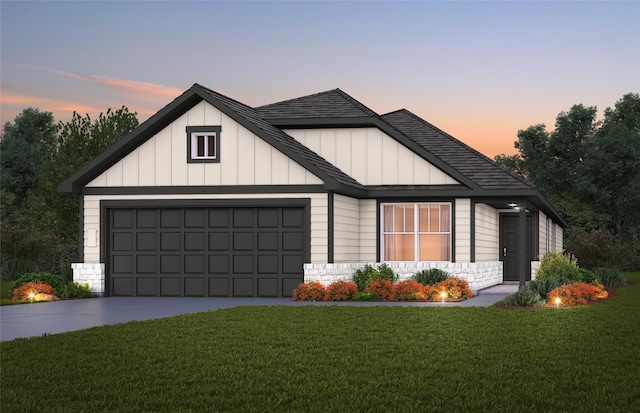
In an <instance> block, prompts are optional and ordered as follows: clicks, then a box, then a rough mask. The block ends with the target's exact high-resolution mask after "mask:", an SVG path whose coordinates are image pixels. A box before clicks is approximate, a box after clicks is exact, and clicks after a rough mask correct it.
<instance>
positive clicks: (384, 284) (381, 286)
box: [366, 280, 394, 300]
mask: <svg viewBox="0 0 640 413" xmlns="http://www.w3.org/2000/svg"><path fill="white" fill-rule="evenodd" d="M366 291H369V292H370V293H373V294H375V295H377V296H378V297H379V299H380V300H393V299H394V297H393V283H392V282H391V281H389V280H376V281H374V282H372V283H371V284H369V286H368V287H367V290H366Z"/></svg>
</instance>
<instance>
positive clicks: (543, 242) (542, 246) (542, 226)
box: [538, 211, 550, 258]
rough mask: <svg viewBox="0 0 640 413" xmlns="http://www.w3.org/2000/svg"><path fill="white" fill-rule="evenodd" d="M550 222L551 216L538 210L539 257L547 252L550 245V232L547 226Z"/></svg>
mask: <svg viewBox="0 0 640 413" xmlns="http://www.w3.org/2000/svg"><path fill="white" fill-rule="evenodd" d="M549 224H550V220H549V218H547V216H546V215H545V214H544V212H542V211H540V212H538V254H539V258H542V257H543V256H544V254H546V253H547V248H548V245H549V239H548V238H547V237H548V236H549V235H550V234H549V233H548V232H547V226H548V225H549Z"/></svg>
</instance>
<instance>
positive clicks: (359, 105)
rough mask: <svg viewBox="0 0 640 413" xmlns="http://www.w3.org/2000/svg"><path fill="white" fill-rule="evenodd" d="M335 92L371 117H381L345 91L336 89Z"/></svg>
mask: <svg viewBox="0 0 640 413" xmlns="http://www.w3.org/2000/svg"><path fill="white" fill-rule="evenodd" d="M334 90H335V91H336V92H338V93H340V94H341V95H342V96H343V97H344V98H345V99H347V100H349V101H350V102H351V103H353V104H355V105H356V106H358V107H360V109H362V110H363V111H364V112H366V113H368V114H369V115H370V116H374V117H376V118H379V117H380V115H378V114H377V113H376V112H375V111H373V110H372V109H370V108H369V107H368V106H367V105H365V104H364V103H362V102H360V101H359V100H357V99H356V98H354V97H353V96H351V95H350V94H348V93H347V92H345V91H344V90H342V89H340V88H336V89H334Z"/></svg>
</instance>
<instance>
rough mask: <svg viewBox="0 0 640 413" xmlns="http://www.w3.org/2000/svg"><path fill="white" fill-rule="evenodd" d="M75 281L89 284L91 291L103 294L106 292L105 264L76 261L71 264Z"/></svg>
mask: <svg viewBox="0 0 640 413" xmlns="http://www.w3.org/2000/svg"><path fill="white" fill-rule="evenodd" d="M71 269H72V270H73V281H74V282H77V283H79V284H89V287H90V288H91V292H92V293H93V294H96V295H100V296H103V295H104V294H105V288H104V287H105V276H104V264H102V263H84V262H74V263H72V264H71Z"/></svg>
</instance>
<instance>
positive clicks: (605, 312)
mask: <svg viewBox="0 0 640 413" xmlns="http://www.w3.org/2000/svg"><path fill="white" fill-rule="evenodd" d="M627 276H628V279H629V280H631V281H636V282H637V281H640V273H634V274H627ZM639 327H640V284H636V285H633V286H630V287H625V288H622V289H620V290H618V293H617V296H616V297H615V298H613V299H609V300H605V301H603V302H600V303H597V304H593V305H588V306H582V307H575V308H567V309H559V310H557V309H554V308H549V309H538V310H515V311H507V310H500V309H497V308H463V307H449V308H439V307H427V308H417V307H336V306H330V307H325V306H313V305H310V306H304V307H285V306H274V307H239V308H234V309H226V310H218V311H211V312H207V313H200V314H192V315H183V316H178V317H173V318H168V319H162V320H153V321H145V322H132V323H127V324H121V325H116V326H105V327H99V328H93V329H89V330H85V331H78V332H72V333H66V334H59V335H52V336H43V337H37V338H32V339H17V340H13V341H10V342H6V343H2V344H0V350H1V352H0V361H1V363H0V373H1V383H2V384H1V385H2V388H1V392H0V395H1V396H0V397H1V398H2V400H1V404H0V411H3V412H20V411H46V412H99V411H118V412H140V411H144V412H186V411H221V412H229V411H242V412H253V411H255V412H286V411H296V412H315V411H323V412H381V411H397V412H429V411H434V412H449V411H453V412H455V411H464V412H478V411H491V412H497V411H502V412H635V411H640V374H639V372H640V328H639Z"/></svg>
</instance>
